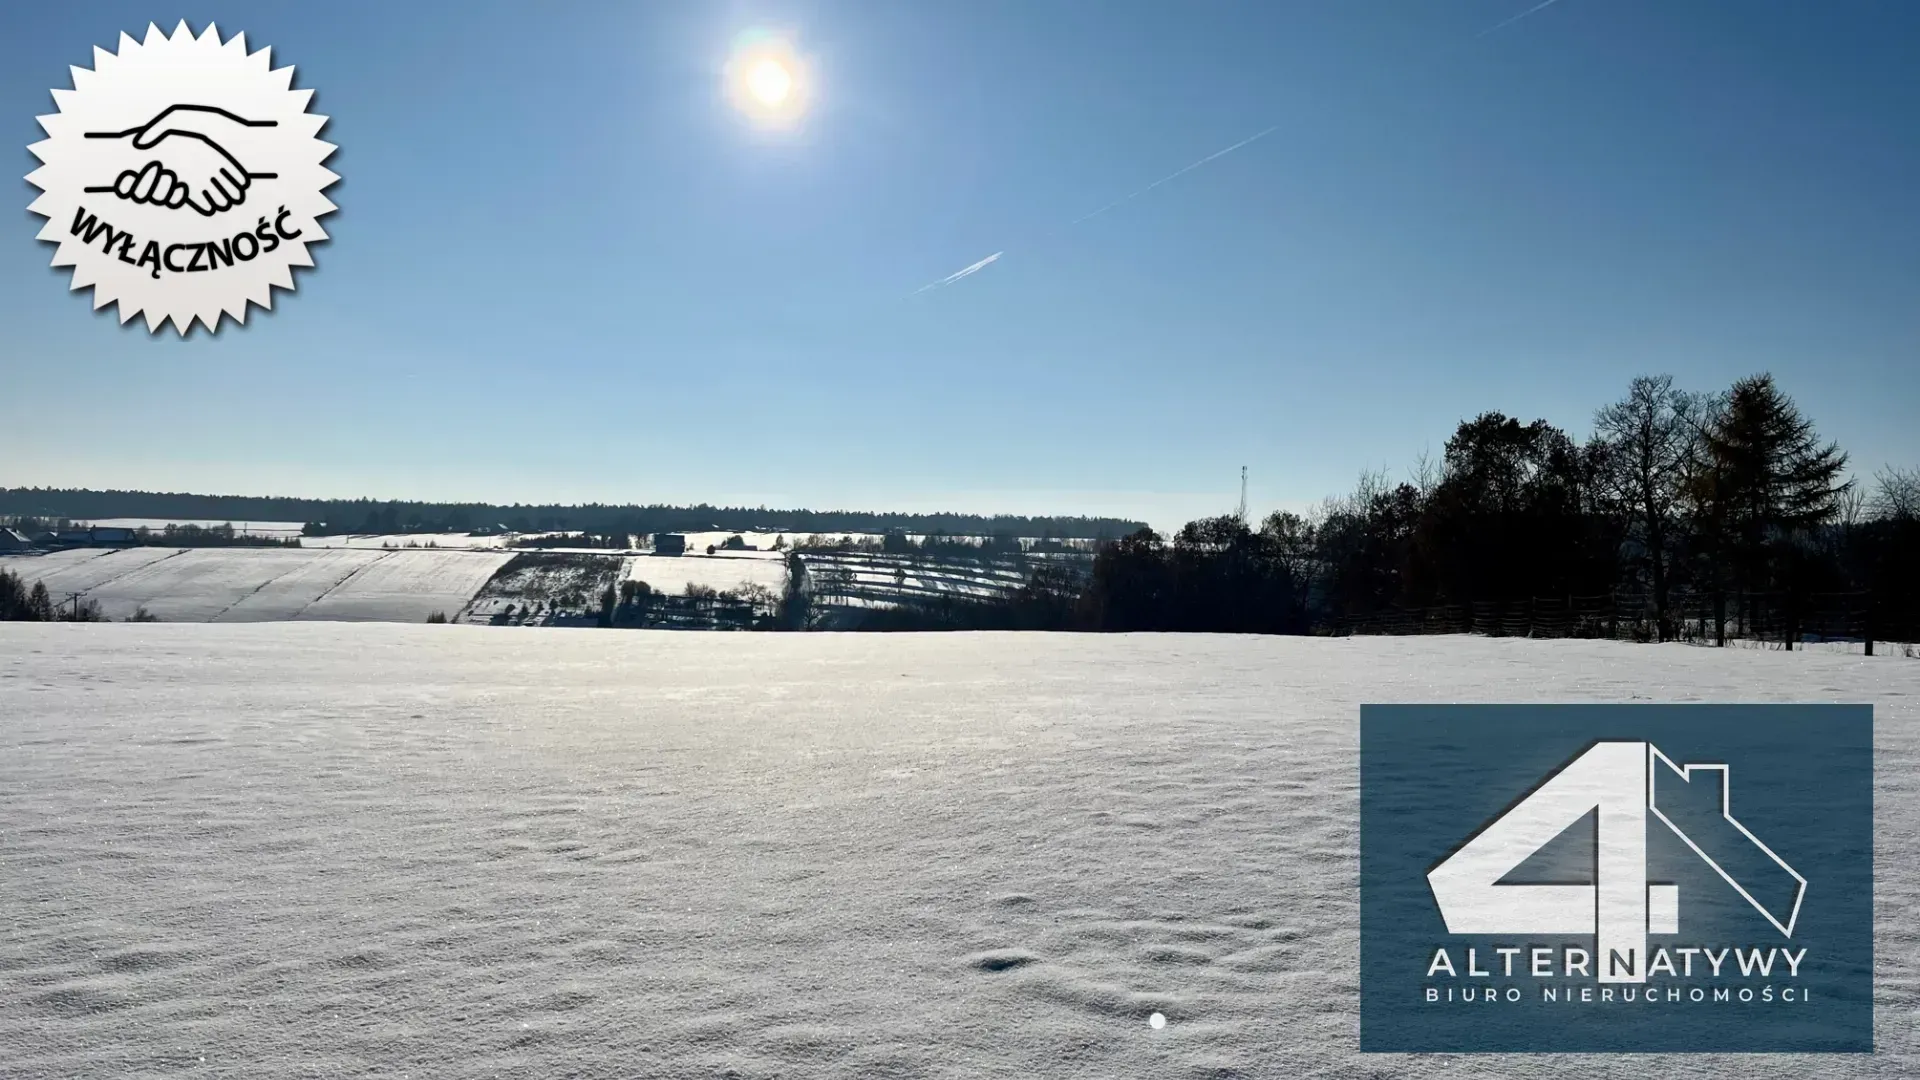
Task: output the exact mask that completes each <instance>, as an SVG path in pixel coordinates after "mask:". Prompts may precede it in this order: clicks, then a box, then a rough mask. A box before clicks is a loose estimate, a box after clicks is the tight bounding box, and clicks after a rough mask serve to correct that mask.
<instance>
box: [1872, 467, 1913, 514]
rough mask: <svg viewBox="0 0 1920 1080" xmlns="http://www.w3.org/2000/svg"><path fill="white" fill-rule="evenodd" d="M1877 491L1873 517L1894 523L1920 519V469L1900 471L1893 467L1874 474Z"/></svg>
mask: <svg viewBox="0 0 1920 1080" xmlns="http://www.w3.org/2000/svg"><path fill="white" fill-rule="evenodd" d="M1873 479H1874V481H1875V483H1876V484H1877V489H1876V490H1875V491H1874V493H1873V500H1872V506H1871V509H1872V511H1873V516H1874V517H1877V518H1885V519H1888V520H1893V521H1912V520H1914V519H1915V518H1920V468H1912V469H1899V468H1895V467H1894V466H1892V465H1889V466H1887V467H1886V468H1884V469H1881V470H1880V471H1879V472H1877V473H1874V474H1873Z"/></svg>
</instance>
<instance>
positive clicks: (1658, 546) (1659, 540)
mask: <svg viewBox="0 0 1920 1080" xmlns="http://www.w3.org/2000/svg"><path fill="white" fill-rule="evenodd" d="M1700 405H1701V402H1700V401H1698V400H1697V399H1695V398H1694V397H1692V396H1691V395H1689V394H1687V393H1686V392H1685V391H1683V390H1679V389H1676V388H1675V387H1674V385H1673V377H1672V376H1671V375H1641V376H1639V377H1637V378H1635V379H1634V380H1633V382H1632V384H1631V385H1630V386H1629V387H1628V388H1627V396H1626V397H1624V398H1622V399H1621V400H1619V401H1616V402H1614V403H1613V404H1611V405H1608V406H1606V407H1605V408H1603V409H1601V410H1600V411H1599V412H1598V413H1597V414H1596V415H1595V416H1594V419H1593V426H1594V434H1595V435H1596V436H1597V437H1598V438H1600V439H1601V440H1603V441H1604V442H1605V443H1606V445H1607V447H1608V450H1609V452H1608V454H1607V456H1606V458H1605V460H1606V462H1607V468H1606V470H1605V472H1604V474H1603V475H1604V483H1605V484H1606V486H1607V489H1608V492H1609V494H1610V496H1611V497H1612V498H1613V499H1614V500H1616V501H1617V502H1618V503H1619V505H1620V506H1621V507H1622V508H1623V509H1624V510H1625V511H1626V515H1627V518H1628V520H1629V521H1631V522H1632V523H1634V524H1635V525H1637V526H1638V527H1639V529H1640V534H1641V540H1642V543H1643V545H1644V547H1645V548H1646V563H1647V571H1648V576H1649V577H1650V578H1651V579H1652V585H1653V607H1654V619H1655V621H1656V623H1657V624H1658V627H1659V635H1660V640H1662V641H1665V640H1666V638H1667V635H1668V628H1669V623H1668V615H1667V594H1668V589H1669V586H1670V583H1671V581H1670V579H1671V570H1672V559H1673V547H1674V539H1675V536H1676V533H1677V532H1678V529H1677V516H1678V515H1677V508H1678V506H1679V503H1680V500H1681V498H1682V497H1683V495H1684V493H1685V491H1686V483H1687V478H1688V470H1689V465H1690V463H1691V461H1692V460H1693V458H1694V456H1695V455H1694V447H1695V444H1696V433H1697V431H1698V430H1699V428H1698V424H1697V420H1698V413H1699V410H1700Z"/></svg>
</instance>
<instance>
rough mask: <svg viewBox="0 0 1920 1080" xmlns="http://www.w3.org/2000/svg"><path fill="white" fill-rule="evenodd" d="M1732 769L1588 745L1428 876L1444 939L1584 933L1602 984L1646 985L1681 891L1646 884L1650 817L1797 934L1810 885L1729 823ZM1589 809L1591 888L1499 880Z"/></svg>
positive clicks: (1640, 748) (1637, 746)
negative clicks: (1655, 939) (1650, 940)
mask: <svg viewBox="0 0 1920 1080" xmlns="http://www.w3.org/2000/svg"><path fill="white" fill-rule="evenodd" d="M1729 773H1730V770H1729V769H1728V767H1727V766H1726V765H1722V764H1715V765H1685V766H1681V765H1676V764H1674V762H1673V760H1672V759H1671V758H1669V757H1667V755H1665V754H1663V753H1661V752H1660V749H1659V748H1658V747H1656V746H1654V745H1653V744H1652V743H1648V742H1596V743H1594V744H1593V745H1591V746H1589V747H1588V748H1587V749H1586V750H1584V751H1582V752H1581V753H1580V754H1579V755H1578V756H1576V757H1575V758H1574V759H1573V760H1571V761H1569V762H1567V763H1566V764H1565V765H1563V766H1561V767H1560V769H1559V770H1558V771H1556V772H1554V773H1553V774H1551V775H1550V776H1548V777H1547V778H1546V779H1545V780H1544V781H1543V782H1541V783H1540V784H1539V785H1538V786H1536V787H1535V788H1534V789H1533V790H1532V791H1530V792H1528V793H1527V794H1526V795H1525V796H1524V797H1522V798H1521V799H1520V800H1519V801H1518V802H1516V803H1515V804H1514V805H1513V806H1512V807H1510V808H1509V809H1508V810H1507V811H1506V812H1505V813H1503V814H1501V815H1500V816H1499V817H1497V818H1495V819H1493V820H1492V821H1490V822H1488V823H1487V824H1486V825H1484V826H1482V827H1481V829H1480V831H1479V832H1477V833H1475V834H1474V835H1473V836H1472V837H1471V838H1470V839H1469V840H1468V841H1467V842H1466V843H1465V844H1464V845H1462V846H1461V847H1460V849H1459V850H1457V851H1455V852H1454V853H1453V854H1452V855H1450V856H1448V857H1447V858H1446V859H1444V860H1442V861H1441V862H1440V864H1439V865H1437V866H1435V867H1434V868H1433V869H1432V870H1431V871H1429V872H1428V874H1427V884H1428V885H1429V886H1430V887H1431V888H1432V889H1433V898H1434V900H1435V901H1436V902H1437V903H1438V904H1439V906H1440V916H1441V918H1442V919H1443V920H1445V922H1446V924H1447V932H1448V933H1452V934H1502V935H1525V934H1539V935H1560V936H1567V935H1588V934H1591V935H1593V936H1594V939H1595V940H1594V948H1595V952H1596V958H1597V959H1601V960H1602V962H1601V963H1600V964H1599V965H1598V970H1599V972H1600V974H1599V976H1598V977H1599V980H1600V981H1601V982H1635V983H1637V982H1644V981H1645V979H1646V964H1645V962H1644V960H1645V957H1646V953H1647V937H1648V935H1650V934H1677V933H1679V932H1680V890H1679V888H1678V886H1675V885H1669V884H1661V883H1655V882H1649V881H1648V880H1647V827H1648V818H1649V815H1651V817H1652V818H1654V819H1657V820H1658V821H1659V822H1660V823H1661V824H1663V825H1665V826H1666V827H1667V828H1669V829H1671V830H1673V833H1674V835H1675V836H1678V837H1679V838H1680V839H1681V841H1682V842H1684V843H1685V844H1686V846H1687V847H1688V848H1689V849H1691V850H1692V851H1693V853H1694V854H1695V855H1698V856H1699V857H1700V858H1701V859H1702V860H1704V861H1705V862H1706V864H1707V865H1708V866H1710V867H1712V868H1713V869H1714V871H1715V872H1716V873H1718V874H1719V875H1720V877H1721V878H1723V879H1724V880H1725V881H1726V882H1727V884H1729V885H1731V886H1733V888H1734V889H1735V890H1736V891H1737V892H1739V894H1740V895H1741V896H1742V897H1744V898H1745V899H1746V901H1747V902H1748V903H1749V904H1751V905H1753V907H1754V909H1755V910H1757V911H1759V912H1760V914H1762V915H1764V916H1766V918H1767V921H1768V922H1770V923H1772V924H1773V927H1774V928H1775V929H1776V930H1778V931H1779V932H1780V933H1781V934H1783V935H1785V936H1787V937H1789V938H1790V937H1792V936H1793V927H1794V924H1795V923H1796V922H1797V921H1798V920H1799V917H1800V903H1801V901H1802V900H1803V899H1804V898H1805V896H1806V890H1807V881H1806V879H1805V878H1803V877H1801V876H1800V875H1799V873H1798V872H1796V871H1795V870H1794V869H1793V867H1791V866H1788V865H1787V863H1786V861H1785V860H1783V859H1781V858H1780V856H1778V855H1776V854H1774V853H1773V850H1772V849H1771V848H1769V847H1767V846H1766V845H1765V844H1763V843H1761V842H1760V839H1759V838H1758V837H1756V836H1754V835H1753V834H1752V833H1751V832H1748V831H1747V829H1746V827H1745V826H1743V825H1741V824H1740V823H1739V822H1738V821H1736V820H1735V819H1734V817H1733V814H1732V813H1731V806H1730V802H1729V791H1728V786H1729V785H1728V781H1729ZM1696 784H1697V785H1699V786H1698V787H1696V786H1695V785H1696ZM1663 795H1664V796H1665V798H1664V799H1663V798H1662V796H1663ZM1709 799H1710V800H1711V801H1709ZM1596 811H1597V823H1598V836H1597V837H1596V839H1595V847H1594V860H1593V865H1592V867H1591V875H1590V876H1591V880H1592V884H1554V885H1509V884H1500V881H1501V879H1502V878H1504V877H1506V876H1507V875H1508V874H1511V873H1512V872H1513V871H1514V869H1515V868H1516V867H1518V866H1519V865H1520V864H1521V863H1523V862H1525V861H1526V860H1527V859H1528V858H1529V857H1530V856H1532V855H1533V854H1534V853H1535V852H1537V851H1539V850H1540V849H1541V848H1542V847H1544V846H1545V845H1546V844H1547V843H1548V842H1549V841H1551V840H1553V838H1554V837H1556V836H1558V835H1560V833H1561V832H1563V831H1564V830H1565V829H1566V828H1567V827H1568V826H1570V825H1572V824H1574V823H1575V822H1577V821H1579V820H1580V819H1582V818H1584V817H1586V816H1587V815H1588V814H1590V813H1595V812H1596ZM1716 811H1717V812H1716ZM1616 954H1617V955H1618V957H1619V962H1617V963H1616V962H1607V959H1606V958H1611V957H1613V956H1615V955H1616Z"/></svg>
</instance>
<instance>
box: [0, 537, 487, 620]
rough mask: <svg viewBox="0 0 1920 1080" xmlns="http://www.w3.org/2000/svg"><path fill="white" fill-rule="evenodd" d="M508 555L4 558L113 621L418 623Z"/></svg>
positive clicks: (257, 552)
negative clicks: (140, 617)
mask: <svg viewBox="0 0 1920 1080" xmlns="http://www.w3.org/2000/svg"><path fill="white" fill-rule="evenodd" d="M510 557H511V556H510V555H508V554H507V553H504V552H480V551H429V550H412V549H409V550H405V551H379V550H361V549H345V548H338V549H323V548H304V547H302V548H160V547H135V548H80V549H75V550H71V551H57V552H53V553H51V554H47V555H22V556H9V557H6V558H0V569H7V570H13V571H15V572H17V573H19V574H20V576H21V577H22V578H23V579H24V580H26V581H27V582H28V583H29V584H31V583H32V582H34V581H44V582H45V583H46V586H47V590H48V591H49V592H50V593H52V594H53V597H54V599H55V600H56V601H61V600H64V598H65V597H66V596H67V595H68V594H69V593H75V592H78V593H83V594H85V598H86V599H87V600H90V601H95V602H98V603H99V605H100V610H101V613H102V614H104V615H106V616H107V617H108V618H110V619H124V618H126V617H127V616H129V615H131V614H133V613H134V612H135V611H136V610H137V609H139V608H142V607H144V608H146V609H147V611H148V613H149V614H151V615H153V616H155V617H156V618H158V619H160V620H162V621H164V622H273V621H280V620H285V619H328V620H342V621H348V622H352V621H359V620H384V621H390V622H424V621H425V620H426V618H427V616H428V615H430V614H432V613H433V612H435V611H442V612H445V613H446V614H447V615H448V616H449V617H452V616H453V615H454V614H455V613H456V612H457V611H458V610H459V609H460V608H461V606H462V605H464V604H465V603H466V602H467V601H468V600H469V599H471V598H472V597H473V595H474V594H475V593H476V592H478V591H479V590H480V586H481V585H483V584H485V583H486V580H487V578H489V577H491V576H492V574H493V572H494V571H495V570H497V569H499V568H500V566H501V564H503V563H505V562H506V561H507V559H509V558H510Z"/></svg>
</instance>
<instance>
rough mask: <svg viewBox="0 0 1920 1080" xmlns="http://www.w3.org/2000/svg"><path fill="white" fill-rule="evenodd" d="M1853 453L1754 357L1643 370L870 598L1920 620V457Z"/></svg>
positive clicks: (1609, 626) (881, 617)
mask: <svg viewBox="0 0 1920 1080" xmlns="http://www.w3.org/2000/svg"><path fill="white" fill-rule="evenodd" d="M1846 466H1847V455H1846V454H1845V453H1843V452H1842V451H1841V450H1840V448H1839V447H1838V446H1837V445H1835V444H1833V443H1831V442H1827V441H1824V440H1822V439H1821V438H1820V437H1819V436H1817V435H1816V434H1815V431H1814V426H1813V424H1812V422H1811V421H1809V420H1808V419H1807V418H1806V417H1804V416H1803V415H1802V414H1801V413H1800V411H1799V409H1798V408H1797V407H1796V406H1795V405H1794V403H1793V402H1792V401H1791V400H1789V399H1788V397H1787V396H1786V395H1785V394H1784V393H1782V392H1781V391H1780V389H1779V388H1778V386H1776V385H1775V383H1774V381H1773V379H1772V378H1771V377H1769V376H1765V375H1761V376H1755V377H1753V378H1748V379H1743V380H1741V381H1739V382H1737V383H1735V384H1734V385H1733V386H1732V387H1731V388H1730V389H1729V390H1727V391H1724V392H1721V393H1717V394H1696V393H1689V392H1687V391H1684V390H1681V389H1679V388H1677V387H1675V386H1674V385H1673V381H1672V380H1671V379H1670V378H1667V377H1665V376H1655V377H1643V378H1640V379H1636V380H1634V382H1633V384H1632V386H1631V387H1630V388H1629V390H1628V393H1627V394H1626V396H1625V397H1624V398H1622V399H1621V400H1620V401H1618V402H1615V403H1614V404H1612V405H1609V406H1606V407H1605V408H1603V409H1601V410H1599V412H1598V413H1597V414H1596V416H1595V421H1594V435H1593V436H1592V438H1591V439H1590V440H1589V441H1587V442H1586V443H1585V444H1581V443H1577V442H1575V441H1574V440H1573V439H1572V438H1570V437H1569V436H1568V435H1567V434H1566V433H1565V432H1564V431H1562V430H1560V429H1559V428H1556V427H1554V426H1553V425H1551V424H1549V423H1547V422H1546V421H1544V420H1534V421H1532V422H1530V423H1523V422H1521V421H1520V420H1518V419H1515V418H1512V417H1508V416H1505V415H1503V414H1501V413H1498V412H1487V413H1483V414H1481V415H1480V416H1478V417H1476V418H1474V419H1472V420H1468V421H1465V422H1463V423H1462V424H1460V426H1459V428H1458V430H1457V431H1456V432H1455V433H1454V435H1453V437H1452V438H1450V439H1448V440H1447V443H1446V448H1445V453H1444V456H1443V457H1442V458H1441V459H1440V460H1439V461H1437V462H1432V461H1422V462H1421V463H1420V464H1419V465H1418V466H1417V467H1416V468H1415V469H1414V470H1413V475H1412V476H1411V477H1410V478H1409V479H1408V480H1406V481H1405V482H1401V483H1389V482H1388V481H1387V480H1386V478H1385V477H1384V476H1381V475H1378V474H1372V475H1367V476H1364V477H1363V478H1362V480H1361V483H1360V485H1359V488H1358V490H1356V491H1354V492H1353V493H1352V494H1351V495H1348V496H1345V497H1340V498H1334V499H1329V500H1327V501H1326V502H1325V503H1324V504H1323V505H1322V506H1320V507H1319V508H1318V510H1317V511H1315V512H1313V513H1310V514H1306V515H1300V514H1294V513H1291V512H1285V511H1282V512H1277V513H1274V514H1272V515H1270V516H1268V517H1267V518H1266V519H1265V520H1264V521H1261V522H1258V523H1254V522H1249V521H1243V520H1241V519H1239V518H1237V517H1220V518H1211V519H1206V520H1202V521H1196V522H1193V523H1191V524H1189V525H1187V526H1186V527H1185V528H1184V529H1182V530H1180V531H1179V532H1178V533H1177V534H1175V535H1174V536H1172V537H1170V538H1169V537H1162V536H1159V535H1157V534H1155V533H1152V532H1149V531H1146V530H1141V531H1138V532H1136V533H1134V534H1132V535H1130V536H1128V537H1126V538H1124V539H1121V540H1118V541H1115V542H1110V543H1107V544H1103V545H1101V547H1100V549H1099V552H1098V554H1097V555H1096V556H1095V558H1094V563H1093V567H1092V573H1091V575H1090V576H1081V577H1069V576H1065V575H1056V574H1052V573H1050V572H1043V573H1042V574H1040V575H1037V576H1035V577H1034V579H1033V580H1032V581H1031V582H1030V583H1029V585H1028V586H1027V588H1025V589H1023V590H1021V591H1020V592H1019V593H1017V594H1015V595H1013V596H1011V597H1008V598H1005V599H1002V600H998V601H994V602H990V603H979V602H968V601H966V600H964V599H958V598H954V599H947V598H942V599H939V600H935V601H933V602H931V603H927V604H921V605H915V606H912V607H907V608H900V609H894V610H888V611H874V612H872V613H870V614H864V615H859V616H858V617H859V618H860V619H861V620H862V624H863V625H864V626H866V627H869V628H873V629H935V628H954V629H961V628H965V629H988V628H1005V629H1081V630H1110V631H1125V630H1186V631H1215V632H1252V633H1304V632H1312V631H1319V632H1335V633H1338V632H1341V631H1343V630H1352V629H1367V628H1384V629H1389V630H1395V629H1397V630H1399V631H1401V632H1417V631H1419V630H1422V629H1427V630H1440V631H1451V632H1459V631H1475V632H1485V633H1493V634H1551V635H1554V636H1561V635H1568V634H1572V635H1601V634H1605V635H1609V636H1624V637H1634V638H1641V639H1646V640H1669V639H1672V638H1675V637H1688V638H1693V639H1704V640H1709V641H1715V642H1724V641H1725V640H1726V639H1727V638H1729V637H1734V636H1741V637H1751V638H1759V639H1764V640H1768V641H1775V642H1795V641H1798V640H1801V639H1802V638H1803V637H1804V636H1805V635H1809V634H1812V635H1816V636H1820V637H1852V638H1860V639H1865V640H1872V639H1873V638H1874V637H1879V638H1881V639H1882V640H1898V641H1908V642H1911V641H1913V640H1914V639H1915V636H1916V635H1920V469H1912V468H1908V469H1902V468H1896V467H1886V468H1883V469H1881V470H1879V471H1878V472H1877V473H1876V474H1875V475H1874V477H1873V479H1872V481H1871V482H1861V481H1859V480H1855V479H1852V478H1849V476H1848V475H1847V470H1846Z"/></svg>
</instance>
